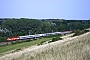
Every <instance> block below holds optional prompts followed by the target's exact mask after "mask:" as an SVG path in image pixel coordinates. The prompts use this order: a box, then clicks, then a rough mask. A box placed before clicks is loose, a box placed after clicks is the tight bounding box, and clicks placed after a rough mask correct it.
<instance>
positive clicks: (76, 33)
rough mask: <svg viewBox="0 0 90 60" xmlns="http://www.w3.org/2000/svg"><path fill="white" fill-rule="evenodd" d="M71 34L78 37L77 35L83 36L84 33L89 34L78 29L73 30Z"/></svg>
mask: <svg viewBox="0 0 90 60" xmlns="http://www.w3.org/2000/svg"><path fill="white" fill-rule="evenodd" d="M73 32H74V33H75V34H74V35H73V36H78V35H81V34H84V33H86V32H89V30H80V29H77V30H74V31H73Z"/></svg>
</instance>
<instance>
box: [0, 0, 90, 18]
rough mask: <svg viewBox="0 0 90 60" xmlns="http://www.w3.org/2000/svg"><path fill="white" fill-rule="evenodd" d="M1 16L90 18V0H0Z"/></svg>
mask: <svg viewBox="0 0 90 60" xmlns="http://www.w3.org/2000/svg"><path fill="white" fill-rule="evenodd" d="M0 18H36V19H37V18H38V19H42V18H60V19H62V18H63V19H90V0H0Z"/></svg>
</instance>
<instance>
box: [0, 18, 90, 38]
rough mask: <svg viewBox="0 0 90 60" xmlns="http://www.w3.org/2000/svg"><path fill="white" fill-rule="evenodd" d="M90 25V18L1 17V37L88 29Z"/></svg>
mask: <svg viewBox="0 0 90 60" xmlns="http://www.w3.org/2000/svg"><path fill="white" fill-rule="evenodd" d="M89 27H90V20H64V19H41V20H38V19H27V18H20V19H15V18H12V19H10V18H2V19H0V37H12V36H21V35H28V34H39V33H49V32H57V31H66V30H72V31H74V30H76V29H80V30H83V29H86V28H89Z"/></svg>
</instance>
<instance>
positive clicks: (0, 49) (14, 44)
mask: <svg viewBox="0 0 90 60" xmlns="http://www.w3.org/2000/svg"><path fill="white" fill-rule="evenodd" d="M51 39H52V37H51V38H42V39H37V40H33V41H30V40H26V42H25V41H22V42H21V43H20V42H18V41H16V42H11V45H5V46H2V47H0V55H1V54H3V53H4V52H8V51H11V50H15V49H23V48H26V47H30V46H33V45H36V44H41V43H42V42H43V41H49V40H51ZM29 41H30V42H29Z"/></svg>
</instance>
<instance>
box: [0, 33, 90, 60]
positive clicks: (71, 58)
mask: <svg viewBox="0 0 90 60" xmlns="http://www.w3.org/2000/svg"><path fill="white" fill-rule="evenodd" d="M0 60H90V32H88V33H85V34H83V35H80V36H76V37H72V38H67V39H64V40H60V41H56V42H53V43H50V44H45V45H41V46H37V47H34V48H32V49H30V48H28V49H26V50H24V51H20V52H15V53H12V54H9V55H5V56H2V57H0Z"/></svg>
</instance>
